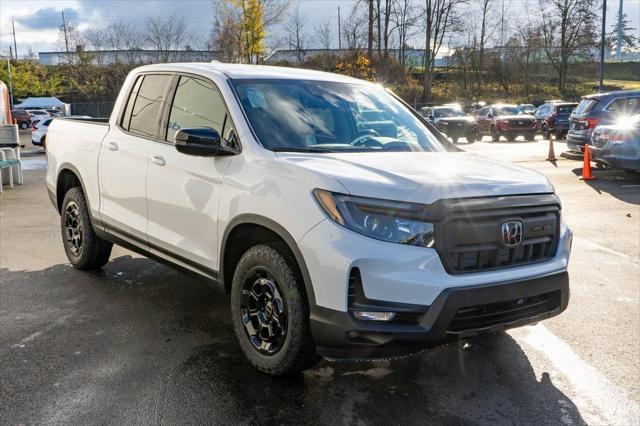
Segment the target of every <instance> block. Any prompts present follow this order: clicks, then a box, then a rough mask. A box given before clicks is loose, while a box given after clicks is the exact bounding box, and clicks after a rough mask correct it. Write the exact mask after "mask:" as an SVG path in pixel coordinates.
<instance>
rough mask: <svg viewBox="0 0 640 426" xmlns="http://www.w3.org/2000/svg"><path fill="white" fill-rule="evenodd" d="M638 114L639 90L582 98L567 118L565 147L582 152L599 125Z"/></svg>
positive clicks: (612, 122)
mask: <svg viewBox="0 0 640 426" xmlns="http://www.w3.org/2000/svg"><path fill="white" fill-rule="evenodd" d="M636 113H640V90H620V91H616V92H609V93H598V94H595V95H588V96H583V97H582V100H581V101H580V103H579V104H578V106H577V107H576V109H575V110H574V111H573V113H572V114H571V117H570V118H569V131H568V133H567V147H568V148H569V150H572V151H583V150H584V145H585V144H588V143H590V141H591V133H592V132H593V129H595V128H596V127H597V126H599V125H608V124H615V122H616V120H618V119H620V118H621V117H625V116H628V115H633V114H636Z"/></svg>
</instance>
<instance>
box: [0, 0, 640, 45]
mask: <svg viewBox="0 0 640 426" xmlns="http://www.w3.org/2000/svg"><path fill="white" fill-rule="evenodd" d="M293 1H294V5H295V2H296V1H298V2H299V3H300V12H301V14H302V15H303V16H304V17H305V19H306V22H307V25H306V27H305V28H309V29H311V31H308V33H310V34H311V33H312V31H313V30H312V29H313V28H314V27H316V26H317V25H319V24H321V23H323V22H325V21H329V22H330V23H331V24H332V25H333V26H334V32H333V37H334V44H335V45H336V46H335V47H337V32H338V29H337V15H338V6H340V8H341V13H342V19H343V20H344V19H346V18H347V17H348V14H349V12H350V10H351V8H352V7H353V4H354V2H355V0H293ZM471 1H473V0H471ZM497 1H500V0H497ZM505 1H506V2H507V3H508V4H507V8H508V9H509V10H512V11H513V12H514V14H513V15H512V16H520V17H522V14H525V13H526V11H525V7H524V4H525V2H526V1H527V0H505ZM528 1H529V5H530V7H531V4H534V5H535V4H537V1H536V0H528ZM618 1H619V0H608V8H607V9H608V10H607V21H608V23H607V27H610V25H613V23H614V22H615V20H616V17H617V11H618ZM421 3H422V2H421V1H420V0H416V4H421ZM213 5H214V1H213V0H54V1H51V0H0V54H1V55H8V53H9V45H10V44H13V37H12V26H11V23H12V20H13V21H14V22H15V32H16V42H17V47H18V54H19V56H20V57H22V56H24V55H26V53H27V51H28V50H29V49H31V50H32V51H33V52H34V53H36V54H37V53H38V52H45V51H52V50H58V49H57V39H58V26H59V25H61V23H62V18H61V12H62V11H63V10H64V14H65V19H66V21H67V23H73V24H74V25H76V26H78V28H80V29H85V28H88V27H90V26H98V27H100V26H107V25H108V24H109V23H111V22H114V21H123V22H129V23H132V24H134V25H136V26H139V27H140V28H141V29H142V28H143V27H144V21H145V19H146V18H148V17H152V16H171V15H175V16H179V17H183V18H184V19H185V22H187V24H188V25H189V29H190V30H191V31H192V32H193V33H194V35H195V40H193V45H192V47H193V48H197V47H198V44H199V43H198V40H205V39H206V37H207V36H208V34H209V33H210V31H211V23H212V22H213V16H214V7H213ZM624 5H625V6H624V10H625V12H627V15H628V16H629V19H630V20H631V24H632V26H633V27H635V28H636V29H637V32H638V34H640V0H624ZM529 10H531V9H529ZM270 37H271V38H272V40H276V39H282V40H283V39H285V37H286V31H285V30H284V28H283V26H279V27H277V28H274V29H273V30H272V31H271V34H270ZM309 42H310V46H309V47H314V46H313V45H312V44H313V40H312V37H311V40H309ZM415 44H416V45H419V41H416V43H415ZM316 47H317V46H316Z"/></svg>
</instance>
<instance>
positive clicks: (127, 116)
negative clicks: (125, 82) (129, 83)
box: [120, 75, 144, 130]
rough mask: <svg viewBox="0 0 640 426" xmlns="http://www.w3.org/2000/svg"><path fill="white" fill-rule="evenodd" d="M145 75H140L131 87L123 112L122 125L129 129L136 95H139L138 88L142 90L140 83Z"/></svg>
mask: <svg viewBox="0 0 640 426" xmlns="http://www.w3.org/2000/svg"><path fill="white" fill-rule="evenodd" d="M143 78H144V76H142V75H139V76H138V78H137V79H136V81H135V83H134V84H133V88H132V89H131V93H130V94H129V99H128V100H127V105H126V107H125V109H124V113H123V114H122V120H121V121H120V126H121V127H122V128H123V129H125V130H129V123H130V122H131V110H132V109H133V104H134V103H135V102H136V96H138V90H140V83H142V79H143Z"/></svg>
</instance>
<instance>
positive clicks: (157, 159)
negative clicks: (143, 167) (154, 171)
mask: <svg viewBox="0 0 640 426" xmlns="http://www.w3.org/2000/svg"><path fill="white" fill-rule="evenodd" d="M151 162H152V163H153V164H157V165H158V166H164V165H165V164H167V162H166V161H164V158H162V157H161V156H159V155H152V156H151Z"/></svg>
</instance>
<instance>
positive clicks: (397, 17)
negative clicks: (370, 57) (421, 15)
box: [390, 0, 420, 67]
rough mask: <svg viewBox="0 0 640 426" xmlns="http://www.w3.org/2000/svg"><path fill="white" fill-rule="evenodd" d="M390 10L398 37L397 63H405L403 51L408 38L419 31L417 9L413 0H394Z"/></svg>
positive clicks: (402, 64) (403, 64)
mask: <svg viewBox="0 0 640 426" xmlns="http://www.w3.org/2000/svg"><path fill="white" fill-rule="evenodd" d="M392 7H393V9H392V12H391V18H390V19H391V22H392V23H393V26H394V27H395V28H396V29H397V33H398V34H397V37H398V57H397V60H398V63H399V64H400V65H401V66H403V67H404V66H405V65H406V56H405V51H406V48H407V43H408V41H409V39H410V38H412V37H414V36H415V35H417V34H418V33H419V32H420V29H419V28H418V26H417V23H418V11H417V10H416V7H415V5H414V4H413V0H394V1H393V5H392Z"/></svg>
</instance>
